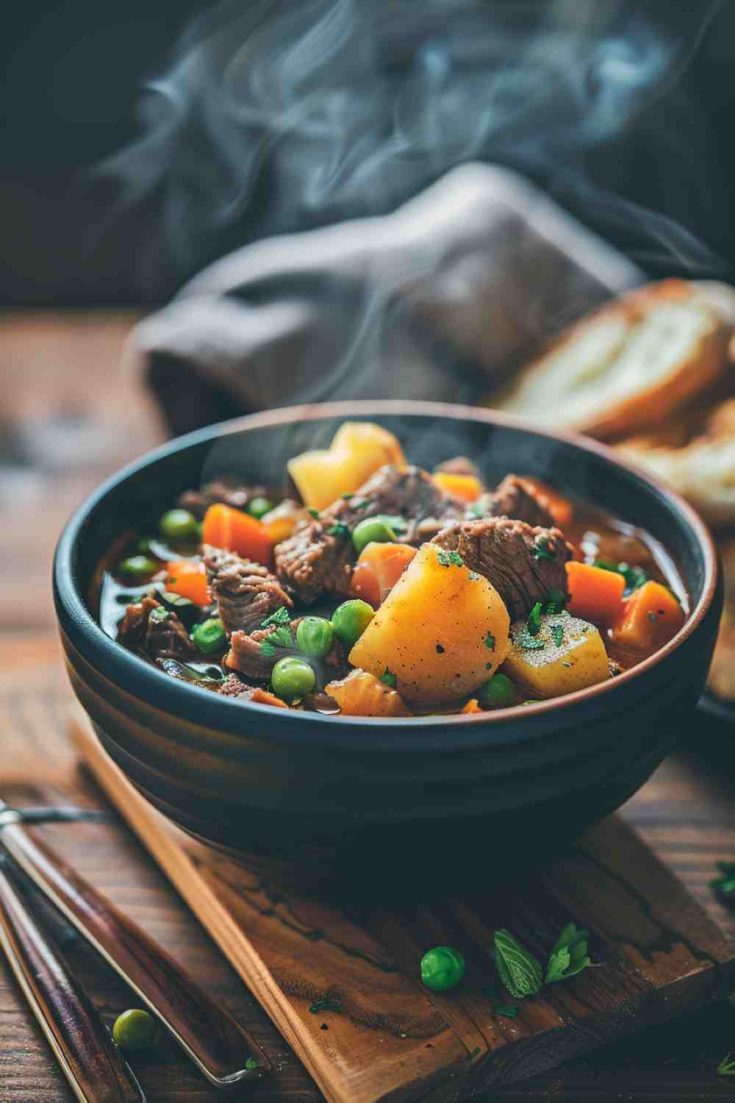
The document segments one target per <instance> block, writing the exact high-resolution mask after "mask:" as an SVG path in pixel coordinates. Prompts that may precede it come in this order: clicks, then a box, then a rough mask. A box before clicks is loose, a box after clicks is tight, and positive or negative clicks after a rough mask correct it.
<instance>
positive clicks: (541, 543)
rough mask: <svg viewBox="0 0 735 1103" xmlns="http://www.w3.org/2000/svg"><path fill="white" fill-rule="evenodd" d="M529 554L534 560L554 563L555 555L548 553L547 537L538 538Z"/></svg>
mask: <svg viewBox="0 0 735 1103" xmlns="http://www.w3.org/2000/svg"><path fill="white" fill-rule="evenodd" d="M531 553H532V555H533V557H534V559H546V560H548V561H549V563H555V562H556V553H555V552H551V551H549V538H548V536H539V537H538V539H537V540H536V542H535V544H533V546H532V547H531Z"/></svg>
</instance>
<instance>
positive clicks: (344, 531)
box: [327, 521, 350, 540]
mask: <svg viewBox="0 0 735 1103" xmlns="http://www.w3.org/2000/svg"><path fill="white" fill-rule="evenodd" d="M327 534H328V535H329V536H340V537H342V539H343V540H347V539H349V535H350V530H349V527H348V526H347V525H346V524H345V523H344V521H335V522H334V524H333V525H330V526H329V528H328V529H327Z"/></svg>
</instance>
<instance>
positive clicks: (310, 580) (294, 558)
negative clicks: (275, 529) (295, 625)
mask: <svg viewBox="0 0 735 1103" xmlns="http://www.w3.org/2000/svg"><path fill="white" fill-rule="evenodd" d="M378 514H381V515H385V516H388V517H396V518H402V519H403V521H405V525H404V526H402V525H396V535H397V538H398V539H399V540H400V541H402V542H405V543H410V544H413V543H422V542H423V541H425V540H426V539H427V538H428V537H427V536H426V535H424V533H423V532H422V531H421V526H422V525H425V524H426V523H427V522H428V521H430V520H433V522H434V524H433V526H432V527H431V528H430V532H431V534H433V533H434V532H436V531H437V530H438V529H440V528H441V527H442V526H443V525H444V524H446V522H447V521H448V520H451V519H457V520H459V519H461V518H462V516H463V515H464V514H463V507H462V504H461V503H460V502H458V501H457V499H455V498H452V497H450V496H449V495H448V494H445V493H444V492H443V491H441V490H440V489H439V487H437V486H436V484H435V483H434V482H433V480H432V478H431V476H430V475H428V474H427V473H426V472H425V471H422V470H421V468H419V467H407V468H405V469H402V470H399V469H398V468H396V467H391V466H387V467H382V468H381V469H380V470H379V471H377V472H376V473H375V474H374V475H373V476H371V478H370V479H368V481H367V482H366V483H364V484H363V486H361V487H360V489H359V490H357V491H355V493H354V494H351V495H349V496H348V497H345V498H341V499H340V500H339V501H337V502H335V503H334V504H333V505H331V506H329V507H328V508H327V509H325V510H322V513H321V515H320V517H319V518H318V519H316V520H313V521H311V522H308V523H307V524H305V525H302V526H301V527H300V528H298V529H297V530H296V532H295V533H294V534H293V536H291V537H289V538H288V540H284V541H283V542H282V543H280V544H278V545H277V546H276V551H275V556H276V570H277V572H278V577H279V578H280V580H281V582H282V583H283V584H284V585H287V586H289V587H290V588H291V589H292V590H293V591H294V593H295V594H296V595H297V596H298V597H299V599H300V600H301V601H303V602H305V603H306V604H311V603H312V602H313V601H315V600H316V599H317V598H318V597H320V596H321V595H323V594H333V595H336V596H338V597H342V596H345V595H346V594H347V593H348V592H349V588H350V580H351V577H352V564H353V563H354V561H355V550H354V547H353V544H352V530H353V529H354V528H355V526H356V525H358V524H359V523H360V521H363V520H365V518H367V517H375V516H377V515H378ZM437 522H441V524H437Z"/></svg>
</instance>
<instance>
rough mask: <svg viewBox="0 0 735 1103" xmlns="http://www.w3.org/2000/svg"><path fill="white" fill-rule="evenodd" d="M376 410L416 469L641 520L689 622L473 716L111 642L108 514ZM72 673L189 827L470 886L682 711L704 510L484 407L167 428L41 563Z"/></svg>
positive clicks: (412, 408)
mask: <svg viewBox="0 0 735 1103" xmlns="http://www.w3.org/2000/svg"><path fill="white" fill-rule="evenodd" d="M348 417H349V418H353V419H354V418H366V419H370V420H377V421H380V423H381V424H383V425H385V426H386V427H387V428H388V429H391V430H392V431H393V432H395V433H396V435H397V436H398V437H399V438H400V440H401V442H402V444H403V446H404V449H405V452H406V455H407V456H408V457H410V459H411V460H412V461H414V462H417V463H419V464H422V465H424V466H427V467H433V466H434V465H435V464H436V463H437V462H438V461H440V460H442V459H446V458H448V457H450V456H452V455H456V454H458V453H463V454H465V455H469V456H470V457H472V458H473V459H475V460H476V461H478V462H479V463H480V465H481V467H482V469H483V472H484V474H485V476H486V478H487V481H488V482H489V483H490V484H492V483H493V481H494V480H499V479H500V478H501V477H502V476H503V475H504V474H505V473H506V472H508V471H516V472H519V473H523V474H532V475H536V476H539V477H541V478H543V479H545V480H547V481H548V482H550V483H552V484H553V485H554V486H556V487H558V488H560V489H561V490H562V491H564V492H565V493H569V494H571V495H573V496H576V497H579V498H581V499H586V500H588V501H590V502H592V503H594V504H595V505H598V506H601V507H603V508H605V509H608V510H610V511H611V512H612V513H613V514H615V515H617V516H619V517H621V518H623V519H625V520H628V521H630V522H632V523H633V524H638V525H642V526H643V527H644V528H646V529H647V530H648V531H649V532H650V533H651V534H652V535H653V536H654V537H656V538H657V539H658V540H659V541H661V543H662V544H663V545H664V546H665V547H666V548H667V549H668V551H669V553H670V555H671V557H672V558H673V560H674V562H675V564H676V566H677V568H678V570H679V572H680V574H681V576H682V578H683V580H684V582H685V585H686V588H687V591H688V593H689V595H690V597H691V604H692V612H691V615H690V616H689V618H688V620H687V623H686V625H685V626H684V627H683V628H682V630H681V631H680V632H679V633H678V635H677V636H676V637H675V638H674V639H673V640H671V642H670V643H669V644H667V646H666V647H664V648H662V650H661V651H659V652H658V653H657V654H655V655H653V656H652V657H650V658H648V659H646V660H645V661H644V662H642V663H641V664H640V665H639V666H637V667H636V668H634V669H632V670H630V671H628V672H626V673H624V674H622V675H620V676H619V677H617V678H615V679H614V680H613V681H611V682H608V683H605V684H604V685H599V686H594V687H592V688H590V689H587V690H583V691H580V692H578V693H574V694H571V695H569V696H567V697H563V698H559V699H556V700H553V701H545V702H539V703H538V704H533V705H529V706H525V707H522V708H516V709H509V710H504V711H499V712H494V713H492V714H483V713H480V714H475V715H457V716H435V717H421V718H418V717H417V718H410V719H396V720H391V721H385V720H378V719H372V718H358V717H354V718H353V717H350V718H339V717H328V716H321V715H319V714H317V713H299V712H287V711H286V710H281V709H274V708H271V707H269V706H267V705H253V704H243V703H241V702H238V701H236V700H229V699H227V698H223V697H218V696H216V695H214V694H212V693H209V692H207V691H205V690H201V689H198V688H196V687H192V686H190V685H187V684H186V683H184V682H181V681H177V680H175V679H172V678H170V677H168V676H167V675H165V674H163V673H162V672H161V671H159V670H157V669H156V668H154V667H153V666H150V665H148V664H147V663H145V662H144V661H143V660H142V659H140V658H138V657H137V656H135V655H133V654H131V653H130V652H128V651H126V650H125V649H124V648H122V647H121V646H119V645H118V644H116V643H114V642H113V641H112V640H110V639H109V638H108V637H107V636H106V635H105V634H104V633H103V632H102V630H101V629H100V628H99V626H98V625H97V623H96V621H95V619H94V616H93V615H92V613H91V612H90V610H89V607H88V592H89V589H90V583H91V580H92V578H93V576H94V574H95V570H96V568H97V566H98V564H99V561H100V559H101V557H102V556H103V555H104V553H105V552H106V550H107V549H108V547H109V545H110V543H111V542H112V541H113V540H114V539H115V538H116V537H118V536H119V535H120V533H121V531H123V530H125V529H127V528H131V527H134V526H137V525H138V524H139V523H140V521H141V520H147V519H151V518H154V517H156V516H158V515H159V514H160V513H161V512H162V511H163V510H164V509H165V508H167V507H168V506H169V505H170V503H171V502H172V500H173V499H174V498H175V496H176V495H177V494H178V492H180V491H181V490H182V489H184V488H185V487H189V486H198V485H199V484H200V483H201V482H202V480H203V479H206V478H211V477H216V476H217V475H222V474H226V475H228V476H234V477H242V478H243V480H245V481H249V482H256V483H257V482H265V483H268V482H273V481H274V480H277V479H278V478H279V477H281V475H282V473H283V471H284V466H285V461H286V460H287V458H288V457H289V456H291V455H293V454H295V453H296V452H298V451H301V450H303V449H304V448H306V447H313V446H320V445H322V444H325V443H326V442H328V441H329V439H330V438H331V436H332V434H333V432H334V430H335V428H336V426H337V425H338V424H339V423H340V422H341V421H343V420H344V419H345V418H348ZM54 582H55V596H56V608H57V613H58V618H59V624H60V628H61V636H62V640H63V644H64V649H65V652H66V657H67V662H68V667H69V673H70V677H71V680H72V684H73V686H74V689H75V691H76V694H77V696H78V697H79V700H80V701H81V703H82V705H83V706H84V708H85V709H86V710H87V712H88V713H89V715H90V717H91V718H92V721H93V723H94V725H95V728H96V730H97V732H98V734H99V736H100V738H101V740H102V743H103V744H104V747H105V748H106V750H107V751H108V752H109V754H110V755H111V756H112V758H113V759H114V760H115V762H117V764H118V765H119V766H120V767H121V768H122V770H123V771H124V772H125V774H126V775H127V776H128V777H129V778H130V780H131V781H132V782H133V783H134V784H135V785H136V786H137V788H138V789H139V790H140V791H141V792H142V793H143V794H144V795H145V796H146V797H147V798H148V799H149V800H150V801H151V802H152V803H153V804H154V805H155V806H156V807H157V808H159V809H160V810H161V811H163V812H164V813H165V814H166V815H168V816H169V817H170V818H171V819H173V820H175V821H176V822H177V823H178V824H180V825H181V826H182V827H183V828H185V829H186V830H187V831H190V832H192V833H193V834H195V835H197V836H199V837H200V838H202V839H205V840H207V841H209V842H212V843H215V844H217V845H219V846H223V847H225V848H228V849H229V850H231V851H235V852H237V853H238V854H241V855H248V856H249V860H263V859H265V860H266V861H267V863H268V865H269V867H270V869H271V870H273V871H275V872H279V873H284V872H285V873H286V875H288V876H291V875H293V874H294V873H295V874H298V876H299V878H300V879H305V880H309V881H311V880H314V879H320V878H331V877H334V876H336V877H337V878H339V879H340V880H341V881H344V880H347V881H349V882H350V883H351V884H352V885H353V886H368V885H370V886H372V885H374V884H375V883H376V882H378V883H380V885H381V886H382V887H383V888H384V889H385V888H387V887H388V886H393V887H394V886H397V885H400V886H402V887H405V886H407V885H410V886H413V887H415V886H416V885H418V886H419V887H420V888H421V889H427V888H428V889H430V888H432V887H437V886H440V887H441V888H442V889H444V890H446V887H447V885H448V883H449V882H450V881H451V880H455V879H460V880H461V879H462V878H464V877H465V876H469V877H470V878H472V879H473V880H474V881H475V882H476V881H477V879H478V877H479V878H480V879H481V880H482V881H483V882H484V883H486V881H487V878H488V876H490V875H491V874H492V873H493V871H496V872H498V871H499V870H500V869H501V867H507V865H508V864H509V863H510V864H512V866H513V867H514V868H515V869H518V868H519V865H520V866H522V865H523V863H528V862H530V861H531V860H532V859H538V858H540V857H543V856H544V855H545V854H547V853H549V852H555V853H558V851H559V848H560V847H562V846H563V845H564V843H565V842H566V841H568V840H569V839H570V838H572V837H573V836H575V835H576V834H578V833H579V832H580V831H582V830H583V829H584V828H585V827H587V826H588V825H589V824H591V823H592V822H593V821H595V820H597V819H598V818H600V817H602V816H604V815H605V814H606V813H608V812H610V811H612V810H613V809H615V808H617V807H618V806H619V805H620V804H621V803H622V802H623V801H624V800H625V799H626V798H627V797H629V796H630V795H631V794H632V793H633V792H634V791H635V790H636V789H637V788H638V787H639V786H640V785H641V784H642V783H643V782H644V781H645V780H646V778H647V777H648V776H649V775H650V773H651V772H652V770H653V769H654V768H655V767H656V766H657V765H658V764H659V762H660V761H661V760H662V758H663V757H664V755H665V754H666V753H667V751H668V750H669V749H670V748H671V746H672V744H673V743H674V741H675V739H676V736H677V733H678V732H679V731H681V730H682V727H683V726H686V725H688V724H690V723H692V719H693V712H692V706H693V705H694V704H695V702H696V701H697V699H698V697H699V695H700V693H701V690H702V687H703V685H704V680H705V676H706V672H707V668H708V665H709V661H710V657H711V653H712V648H713V644H714V639H715V632H716V627H717V622H718V618H719V613H720V607H721V603H722V597H721V592H720V587H718V583H717V566H716V557H715V553H714V550H713V546H712V543H711V541H710V538H709V536H708V534H707V532H706V529H705V528H704V526H703V524H702V523H701V522H700V520H699V519H698V518H697V516H696V515H695V514H694V513H693V512H692V510H691V509H690V508H689V507H688V506H687V505H686V504H685V503H684V502H683V501H682V500H681V499H680V498H678V497H677V496H676V495H674V494H672V493H671V492H670V491H668V490H664V489H663V488H662V487H660V486H658V485H656V484H655V483H654V482H652V481H651V480H650V479H648V478H647V477H646V476H645V475H643V474H642V473H640V472H638V471H636V470H634V469H632V468H631V467H629V466H627V465H624V464H622V463H621V462H620V461H619V460H618V459H617V458H616V457H615V456H614V455H613V453H612V452H610V451H609V450H608V449H606V448H604V447H602V446H600V445H597V444H594V443H591V442H589V441H584V440H582V439H579V438H573V437H570V436H565V435H561V434H560V435H558V436H556V435H553V434H549V433H542V432H539V431H538V430H535V429H531V428H529V427H527V426H524V425H522V424H520V423H518V422H515V421H513V420H511V419H509V418H507V417H505V416H502V415H499V414H496V413H494V412H490V411H484V410H477V409H470V408H465V407H460V406H444V405H438V404H433V403H421V404H417V403H408V402H364V403H354V402H352V403H343V404H334V405H329V406H312V407H301V408H294V409H285V410H277V411H274V412H271V413H267V414H260V415H256V416H254V417H248V418H244V419H242V420H239V421H235V422H232V423H228V424H224V425H219V426H215V427H213V428H210V429H206V430H203V431H201V432H197V433H194V434H191V435H190V436H187V437H184V438H182V439H179V440H175V441H172V442H171V443H170V444H167V445H165V446H164V447H163V448H160V449H158V450H157V451H156V452H153V453H151V454H150V455H148V456H146V457H144V458H143V459H142V460H140V461H138V462H137V463H135V464H134V465H132V466H131V467H128V468H126V469H125V470H124V471H122V472H121V473H120V474H119V475H117V476H115V477H114V478H113V479H111V480H110V481H109V482H107V483H106V484H105V485H104V486H102V487H101V488H100V489H99V490H98V491H97V492H96V493H95V494H93V495H92V497H91V498H90V499H89V500H88V501H87V502H86V503H85V505H83V506H82V508H81V509H80V510H79V511H78V512H77V513H76V515H75V516H74V517H73V518H72V520H71V521H70V522H69V524H68V525H67V527H66V529H65V530H64V533H63V535H62V537H61V540H60V542H59V546H58V549H57V554H56V563H55V574H54Z"/></svg>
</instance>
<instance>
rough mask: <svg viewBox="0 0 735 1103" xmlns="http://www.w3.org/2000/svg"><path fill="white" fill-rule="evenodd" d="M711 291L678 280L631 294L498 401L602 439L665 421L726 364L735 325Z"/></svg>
mask: <svg viewBox="0 0 735 1103" xmlns="http://www.w3.org/2000/svg"><path fill="white" fill-rule="evenodd" d="M712 286H713V285H702V286H699V285H697V284H694V283H687V282H686V281H685V280H679V279H669V280H663V281H662V282H660V283H653V284H648V285H646V286H645V287H641V288H638V289H637V290H635V291H631V292H629V293H627V294H625V295H623V296H622V297H621V298H619V299H616V300H615V301H614V302H611V303H609V304H607V305H606V306H604V307H602V308H601V309H599V310H597V311H595V313H594V314H592V315H590V316H588V317H587V318H585V319H583V320H582V321H581V322H578V323H576V324H575V325H574V326H572V327H571V328H570V329H567V330H565V331H564V332H563V333H562V334H561V336H560V337H558V338H557V340H556V341H555V342H554V343H553V345H552V346H551V347H550V348H549V349H548V350H547V351H546V352H545V353H544V354H543V355H542V356H541V357H540V358H538V359H537V360H535V361H534V362H533V363H532V364H530V365H529V366H528V367H527V368H525V369H524V370H522V371H521V373H520V374H519V375H518V376H517V377H516V378H515V380H514V381H513V383H512V385H511V386H510V388H509V389H508V390H507V391H506V392H505V393H504V394H503V395H502V396H500V397H499V399H498V400H497V401H495V402H491V405H495V406H497V407H499V408H500V409H503V410H506V411H508V412H511V413H514V414H518V415H519V416H521V417H524V418H527V419H530V420H532V421H536V422H538V423H539V424H542V425H546V426H548V427H550V428H551V427H556V428H569V429H577V430H580V431H582V432H586V433H589V434H591V435H593V436H597V437H600V438H603V439H615V438H616V437H621V436H629V435H630V434H631V433H635V432H638V431H639V430H642V429H646V428H649V427H651V426H656V425H660V424H661V423H662V422H664V421H665V420H666V419H667V418H669V417H670V416H671V414H672V413H673V412H674V411H676V410H677V409H679V408H681V407H682V405H684V404H685V403H687V402H688V401H689V400H690V399H691V398H692V396H694V395H696V394H698V393H700V392H702V391H704V390H707V389H708V388H709V387H710V386H711V384H712V383H713V382H714V381H715V380H717V379H718V377H719V376H720V375H721V374H722V372H723V370H724V368H725V365H726V364H727V358H728V343H729V341H730V338H731V336H732V329H733V326H732V319H731V317H729V316H728V311H727V310H726V309H725V308H724V306H720V302H719V299H718V294H717V293H715V292H713V291H712ZM723 296H724V292H723Z"/></svg>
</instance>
